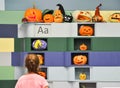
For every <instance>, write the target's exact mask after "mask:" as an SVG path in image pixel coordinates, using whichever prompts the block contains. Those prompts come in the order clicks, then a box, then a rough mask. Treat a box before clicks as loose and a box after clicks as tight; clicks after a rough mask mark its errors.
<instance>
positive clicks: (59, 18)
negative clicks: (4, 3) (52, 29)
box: [54, 10, 63, 23]
mask: <svg viewBox="0 0 120 88" xmlns="http://www.w3.org/2000/svg"><path fill="white" fill-rule="evenodd" d="M54 22H56V23H62V22H63V14H62V13H61V11H60V10H55V11H54Z"/></svg>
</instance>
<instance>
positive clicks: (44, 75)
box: [38, 71, 46, 78]
mask: <svg viewBox="0 0 120 88" xmlns="http://www.w3.org/2000/svg"><path fill="white" fill-rule="evenodd" d="M38 74H39V75H41V76H42V77H44V78H46V73H45V72H43V71H39V72H38Z"/></svg>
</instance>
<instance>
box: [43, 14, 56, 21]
mask: <svg viewBox="0 0 120 88" xmlns="http://www.w3.org/2000/svg"><path fill="white" fill-rule="evenodd" d="M43 21H44V22H45V23H52V22H54V17H53V15H52V14H46V15H44V17H43Z"/></svg>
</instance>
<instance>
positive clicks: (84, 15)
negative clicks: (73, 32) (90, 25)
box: [72, 10, 92, 22]
mask: <svg viewBox="0 0 120 88" xmlns="http://www.w3.org/2000/svg"><path fill="white" fill-rule="evenodd" d="M72 15H73V18H74V21H77V22H90V21H91V18H92V16H91V14H90V12H88V11H79V10H76V11H74V12H73V13H72Z"/></svg>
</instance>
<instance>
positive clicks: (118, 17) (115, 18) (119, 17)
mask: <svg viewBox="0 0 120 88" xmlns="http://www.w3.org/2000/svg"><path fill="white" fill-rule="evenodd" d="M109 20H110V22H120V13H113V14H112V15H110V17H109Z"/></svg>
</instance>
